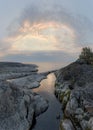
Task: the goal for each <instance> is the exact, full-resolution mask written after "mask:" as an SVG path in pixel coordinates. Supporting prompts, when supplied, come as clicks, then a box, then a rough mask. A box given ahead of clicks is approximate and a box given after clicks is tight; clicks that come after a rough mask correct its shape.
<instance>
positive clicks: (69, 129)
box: [60, 119, 75, 130]
mask: <svg viewBox="0 0 93 130" xmlns="http://www.w3.org/2000/svg"><path fill="white" fill-rule="evenodd" d="M60 130H75V129H74V127H73V124H72V122H71V121H70V120H69V119H66V120H63V121H62V122H61V124H60Z"/></svg>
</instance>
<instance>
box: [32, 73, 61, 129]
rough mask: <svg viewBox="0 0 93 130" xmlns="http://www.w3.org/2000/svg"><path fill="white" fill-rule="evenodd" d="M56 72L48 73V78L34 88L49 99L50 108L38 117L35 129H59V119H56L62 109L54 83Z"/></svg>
mask: <svg viewBox="0 0 93 130" xmlns="http://www.w3.org/2000/svg"><path fill="white" fill-rule="evenodd" d="M55 79H56V78H55V76H54V74H50V75H48V77H47V79H45V80H43V81H42V82H41V86H40V87H39V88H37V89H34V90H33V91H34V92H37V93H38V94H40V95H42V96H43V97H44V98H46V99H47V100H48V101H49V108H48V110H47V111H46V112H45V113H43V114H41V115H40V116H39V117H37V119H36V120H37V121H36V122H37V123H36V125H35V127H34V128H33V130H58V129H59V122H60V121H59V120H57V119H56V117H57V115H59V113H62V111H61V105H60V103H59V101H58V100H57V99H56V97H55V95H54V84H55Z"/></svg>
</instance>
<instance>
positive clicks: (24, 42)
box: [11, 21, 76, 52]
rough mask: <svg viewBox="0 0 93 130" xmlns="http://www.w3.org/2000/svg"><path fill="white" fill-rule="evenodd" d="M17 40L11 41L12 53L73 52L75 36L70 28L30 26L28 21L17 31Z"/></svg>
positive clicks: (50, 24)
mask: <svg viewBox="0 0 93 130" xmlns="http://www.w3.org/2000/svg"><path fill="white" fill-rule="evenodd" d="M19 35H21V36H17V38H18V37H19V38H18V39H17V38H15V39H17V40H14V41H13V44H12V48H11V50H12V51H16V50H17V51H27V50H28V51H42V50H43V51H44V50H46V51H47V50H62V51H65V52H73V51H74V50H75V48H76V44H75V41H76V35H75V32H74V30H73V29H72V28H70V27H68V26H66V25H63V24H59V23H55V22H48V23H40V24H39V23H38V24H34V25H30V23H29V22H28V21H25V22H24V25H23V26H22V27H21V28H20V29H19Z"/></svg>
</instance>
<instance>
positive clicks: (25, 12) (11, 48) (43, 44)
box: [0, 0, 93, 62]
mask: <svg viewBox="0 0 93 130" xmlns="http://www.w3.org/2000/svg"><path fill="white" fill-rule="evenodd" d="M92 12H93V0H82V1H81V0H16V1H14V0H7V1H6V0H0V61H18V62H19V61H20V62H61V61H62V62H66V61H72V60H74V59H76V58H77V57H78V55H79V54H80V51H81V49H82V47H85V46H89V47H91V48H92V49H93V43H92V42H93V13H92Z"/></svg>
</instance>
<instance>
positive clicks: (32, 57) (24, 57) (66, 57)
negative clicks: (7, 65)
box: [2, 51, 77, 63]
mask: <svg viewBox="0 0 93 130" xmlns="http://www.w3.org/2000/svg"><path fill="white" fill-rule="evenodd" d="M76 57H77V55H74V57H73V55H70V54H67V53H63V52H61V51H44V52H43V51H39V52H32V53H31V52H23V53H19V54H9V55H6V56H5V57H3V59H2V60H4V61H6V60H7V61H18V62H51V63H53V62H70V61H73V60H75V59H76Z"/></svg>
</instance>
